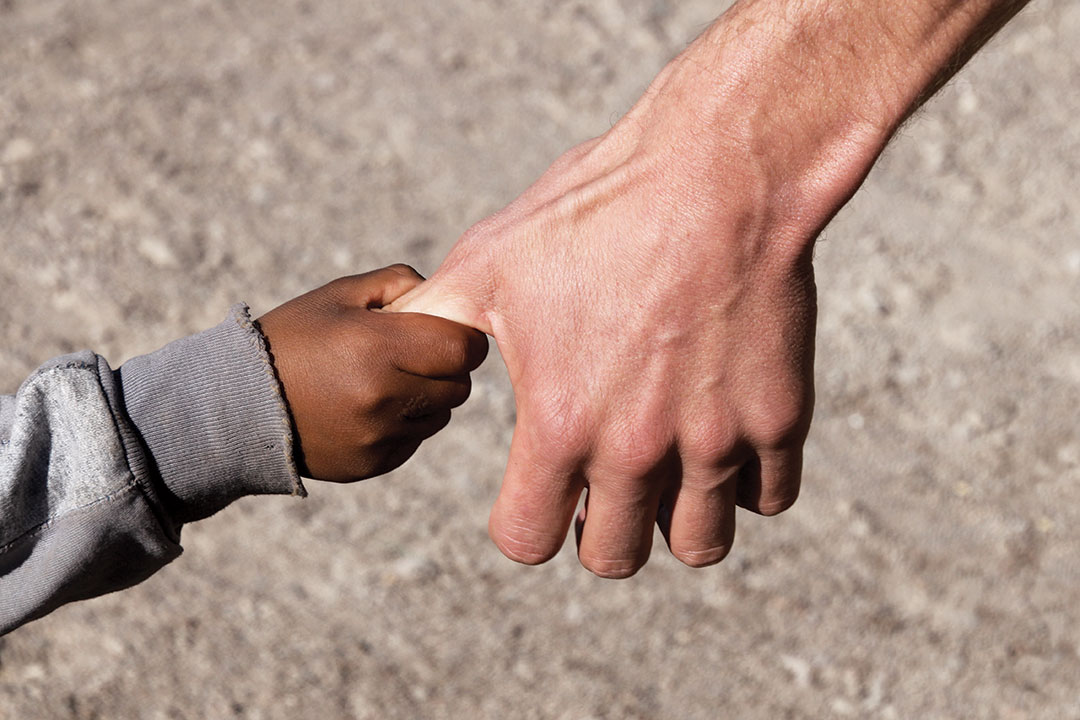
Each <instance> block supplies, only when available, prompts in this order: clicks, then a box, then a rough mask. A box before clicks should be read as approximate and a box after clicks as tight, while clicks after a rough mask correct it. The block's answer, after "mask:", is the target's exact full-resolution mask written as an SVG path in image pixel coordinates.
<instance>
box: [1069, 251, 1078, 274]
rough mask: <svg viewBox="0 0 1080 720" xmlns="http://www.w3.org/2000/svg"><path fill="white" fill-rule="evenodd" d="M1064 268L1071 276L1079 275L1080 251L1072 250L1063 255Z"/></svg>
mask: <svg viewBox="0 0 1080 720" xmlns="http://www.w3.org/2000/svg"><path fill="white" fill-rule="evenodd" d="M1065 267H1066V268H1068V270H1069V272H1070V273H1072V274H1073V275H1080V250H1073V251H1072V252H1070V253H1067V254H1066V255H1065Z"/></svg>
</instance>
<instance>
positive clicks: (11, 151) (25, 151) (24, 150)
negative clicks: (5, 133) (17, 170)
mask: <svg viewBox="0 0 1080 720" xmlns="http://www.w3.org/2000/svg"><path fill="white" fill-rule="evenodd" d="M33 155H34V143H32V142H30V141H29V140H27V139H26V138H22V137H17V138H15V139H13V140H11V141H10V142H8V144H7V145H5V146H4V153H3V155H0V162H4V163H6V164H14V163H17V162H22V161H23V160H28V159H30V158H31V157H33Z"/></svg>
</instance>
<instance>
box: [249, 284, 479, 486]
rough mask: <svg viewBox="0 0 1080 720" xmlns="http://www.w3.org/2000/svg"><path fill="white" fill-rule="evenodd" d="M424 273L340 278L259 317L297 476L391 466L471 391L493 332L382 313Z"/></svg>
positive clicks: (357, 476)
mask: <svg viewBox="0 0 1080 720" xmlns="http://www.w3.org/2000/svg"><path fill="white" fill-rule="evenodd" d="M422 280H423V278H422V277H421V276H420V275H419V274H417V273H416V271H415V270H413V269H412V268H410V267H408V266H406V265H393V266H391V267H387V268H383V269H381V270H375V271H373V272H369V273H365V274H363V275H353V276H350V277H343V278H339V279H337V280H334V281H333V282H331V283H329V284H327V285H324V286H323V287H321V288H318V289H316V290H312V291H311V292H309V293H307V294H306V295H301V296H300V297H298V298H294V299H293V300H290V301H289V302H287V303H285V304H284V305H281V306H280V307H278V308H275V309H274V310H271V311H270V312H268V313H266V314H265V315H263V316H262V317H261V318H259V320H258V324H259V326H260V328H261V330H262V332H263V335H264V336H265V337H266V341H267V344H268V346H269V351H270V355H271V358H272V359H273V363H274V368H275V369H276V371H277V374H278V378H279V379H280V381H281V385H282V387H283V389H284V393H285V400H286V402H287V403H288V406H289V410H290V412H291V414H292V420H293V426H294V429H295V438H296V447H295V450H294V456H295V458H296V463H297V467H298V469H299V471H300V474H301V475H304V476H307V477H312V478H316V479H319V480H330V481H334V482H353V481H356V480H363V479H364V478H368V477H372V476H374V475H381V474H382V473H385V472H389V471H390V470H393V469H394V468H396V467H398V466H399V465H401V464H402V463H403V462H405V461H406V460H407V459H408V458H409V457H410V456H411V455H412V454H413V453H414V452H415V451H416V449H417V448H418V447H419V446H420V443H421V442H423V441H424V440H426V439H427V438H429V437H431V436H432V435H434V434H435V433H436V432H438V431H439V430H441V429H443V428H444V427H445V426H446V424H447V423H448V422H450V409H451V408H454V407H457V406H458V405H461V404H462V403H463V402H465V400H466V399H467V398H468V397H469V390H470V387H471V385H470V380H469V372H471V371H472V370H475V369H476V368H477V367H478V366H479V365H480V363H482V362H483V361H484V357H485V356H486V355H487V337H486V336H485V335H484V334H483V333H480V332H477V331H476V330H473V329H471V328H468V327H465V326H464V325H458V324H457V323H454V322H450V321H449V320H444V319H442V318H437V317H434V316H431V315H421V314H417V313H390V312H379V311H378V310H379V309H380V308H382V307H383V306H384V305H389V304H390V303H391V302H393V301H394V300H395V299H396V298H398V297H400V296H401V295H403V294H404V293H406V292H407V291H409V290H410V289H412V288H413V287H415V286H416V285H418V284H419V283H420V282H421V281H422Z"/></svg>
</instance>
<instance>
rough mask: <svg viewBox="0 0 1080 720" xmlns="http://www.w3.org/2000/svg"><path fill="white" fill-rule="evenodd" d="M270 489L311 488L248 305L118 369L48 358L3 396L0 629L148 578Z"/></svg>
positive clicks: (100, 361)
mask: <svg viewBox="0 0 1080 720" xmlns="http://www.w3.org/2000/svg"><path fill="white" fill-rule="evenodd" d="M268 493H277V494H293V495H304V494H305V493H304V488H303V485H302V484H301V482H300V478H299V477H298V475H297V473H296V467H295V465H294V463H293V460H292V430H291V427H290V421H289V415H288V411H287V409H286V407H285V404H284V401H283V398H282V396H281V390H280V386H279V384H278V382H277V380H276V379H275V377H274V373H273V369H272V367H271V365H270V360H269V356H268V355H267V352H266V349H265V346H264V342H263V338H262V336H261V335H260V334H259V332H258V330H257V329H256V328H255V327H254V326H253V325H252V322H251V319H250V317H249V315H248V311H247V308H246V307H245V306H242V305H237V306H235V307H233V308H232V310H231V311H230V312H229V316H228V317H227V318H226V319H225V321H224V322H222V323H221V324H220V325H218V326H216V327H214V328H211V329H210V330H207V331H205V332H202V333H199V334H197V335H192V336H191V337H187V338H184V339H182V340H177V341H176V342H174V343H171V344H169V345H166V346H165V347H164V348H162V349H160V350H158V351H156V352H153V353H150V354H149V355H143V356H141V357H137V358H133V359H132V360H129V361H128V362H127V363H125V364H124V365H123V366H122V367H121V368H120V369H119V370H115V371H114V370H112V369H111V368H110V367H109V365H108V364H107V363H106V362H105V360H104V358H102V357H100V356H97V355H95V354H93V353H91V352H80V353H75V354H72V355H65V356H63V357H59V358H55V359H53V360H50V361H49V362H47V363H45V364H44V365H42V366H41V367H40V368H38V369H37V370H36V371H35V372H34V373H33V374H32V375H31V376H30V377H29V378H27V379H26V381H25V382H24V383H23V384H22V386H21V387H20V388H19V390H18V392H17V393H16V394H15V395H13V396H2V397H0V634H2V633H5V632H8V631H10V630H12V629H13V628H15V627H18V626H19V625H21V624H23V623H25V622H27V621H29V620H33V619H34V618H38V617H41V616H42V615H45V614H46V613H48V612H50V611H52V610H54V609H55V608H57V607H59V606H60V605H63V604H64V603H68V602H72V601H74V600H81V599H84V598H89V597H93V596H96V595H102V594H104V593H107V592H112V591H114V590H119V589H121V588H125V587H129V586H131V585H134V584H136V583H138V582H140V581H142V580H144V579H145V578H146V577H148V576H149V575H151V574H152V573H153V572H155V571H156V570H157V569H158V568H160V567H162V566H163V565H165V564H166V563H168V562H170V561H171V560H172V559H173V558H175V557H177V556H178V555H179V554H180V552H181V547H180V528H181V526H182V525H183V524H184V523H187V522H192V521H194V520H198V519H200V518H204V517H207V516H209V515H212V514H213V513H215V512H217V511H218V510H220V509H221V508H223V507H225V506H226V505H228V504H229V503H230V502H232V501H233V500H235V499H237V498H239V497H242V496H244V495H255V494H268Z"/></svg>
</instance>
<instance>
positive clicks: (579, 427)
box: [531, 399, 590, 455]
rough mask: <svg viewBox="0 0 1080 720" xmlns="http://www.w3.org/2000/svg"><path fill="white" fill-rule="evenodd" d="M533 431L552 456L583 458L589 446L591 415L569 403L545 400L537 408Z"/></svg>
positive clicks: (533, 419)
mask: <svg viewBox="0 0 1080 720" xmlns="http://www.w3.org/2000/svg"><path fill="white" fill-rule="evenodd" d="M531 419H532V421H533V422H534V428H533V431H534V432H535V433H536V435H537V437H538V438H539V439H540V441H541V443H542V444H543V445H544V446H545V447H546V448H547V449H548V451H549V452H558V451H561V452H559V455H580V454H583V453H584V450H585V444H586V443H587V442H588V428H589V425H590V421H589V414H588V411H587V410H586V408H585V407H584V406H583V405H582V404H581V403H577V402H573V401H571V400H569V399H545V400H542V401H541V402H540V403H538V404H537V406H536V410H535V412H534V415H533V416H532V418H531Z"/></svg>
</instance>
